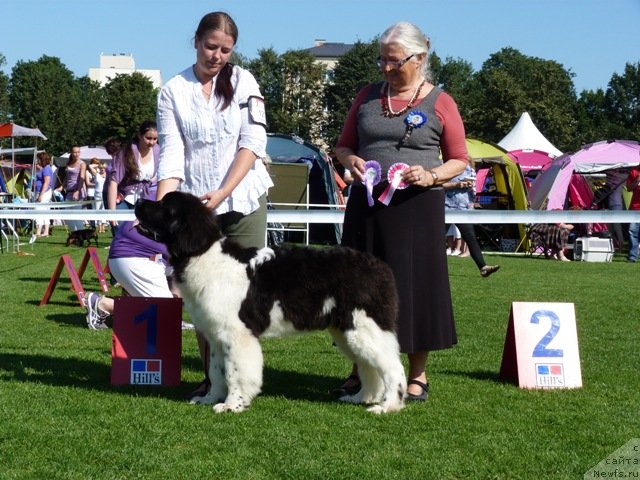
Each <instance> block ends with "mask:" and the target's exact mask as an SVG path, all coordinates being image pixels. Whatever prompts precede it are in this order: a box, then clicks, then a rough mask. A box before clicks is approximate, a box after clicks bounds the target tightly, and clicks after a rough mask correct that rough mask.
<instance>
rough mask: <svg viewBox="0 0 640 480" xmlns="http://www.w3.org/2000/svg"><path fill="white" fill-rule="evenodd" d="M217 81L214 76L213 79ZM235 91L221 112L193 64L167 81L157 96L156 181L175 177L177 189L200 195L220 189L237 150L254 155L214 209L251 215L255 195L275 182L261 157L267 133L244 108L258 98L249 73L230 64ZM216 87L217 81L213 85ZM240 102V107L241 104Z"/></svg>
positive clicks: (265, 190) (256, 204)
mask: <svg viewBox="0 0 640 480" xmlns="http://www.w3.org/2000/svg"><path fill="white" fill-rule="evenodd" d="M214 82H215V79H214ZM231 83H232V85H233V86H234V89H235V94H234V96H233V99H232V101H231V104H230V105H229V107H227V108H226V109H225V110H220V107H221V102H219V101H218V100H217V99H216V98H215V96H214V95H212V96H211V98H210V99H209V100H207V99H206V98H205V97H204V96H203V95H202V85H201V84H200V82H199V81H198V79H197V78H196V76H195V74H194V73H193V69H192V67H189V68H187V69H186V70H184V71H183V72H182V73H180V74H178V75H176V76H175V77H173V78H172V79H171V80H169V81H168V82H167V83H166V84H165V85H164V86H163V87H162V89H161V90H160V94H159V95H158V119H157V120H158V122H157V123H158V143H159V144H160V164H159V166H158V180H163V179H166V178H178V179H180V180H181V185H180V190H182V191H185V192H189V193H192V194H194V195H197V196H200V195H204V194H205V193H207V192H210V191H212V190H217V189H219V188H220V186H221V184H222V182H223V180H224V178H225V175H226V174H227V172H228V171H229V168H230V167H231V164H232V163H233V160H234V158H235V156H236V152H237V151H238V150H239V149H240V148H247V149H249V150H251V151H252V152H253V153H254V154H255V155H256V156H257V157H258V158H257V159H256V162H255V163H254V165H253V167H252V168H251V170H249V172H248V173H247V175H246V176H245V178H244V179H243V180H242V181H241V182H240V183H239V184H238V186H237V187H236V188H235V189H234V190H233V192H232V193H231V195H230V196H229V197H227V198H226V199H225V201H223V202H222V203H221V204H220V205H219V206H218V207H217V208H216V213H218V214H221V213H226V212H229V211H236V212H240V213H242V214H245V215H247V214H249V213H251V212H253V211H255V210H256V209H257V208H258V205H259V204H258V199H259V198H260V197H261V196H262V195H263V194H265V193H266V192H267V190H268V189H269V187H272V186H273V182H272V181H271V177H270V176H269V173H268V172H267V170H266V168H265V166H264V164H263V163H262V160H261V159H262V158H263V157H265V156H266V152H265V148H266V146H267V134H266V131H265V128H264V127H263V126H262V125H259V124H257V123H253V122H252V121H251V120H250V118H249V109H248V108H247V107H246V104H247V102H248V99H249V97H250V96H258V97H260V98H262V95H261V93H260V88H259V86H258V83H257V82H256V80H255V78H254V77H253V75H252V74H251V73H250V72H249V71H247V70H245V69H243V68H240V67H238V66H234V67H233V74H232V76H231ZM214 88H215V85H214ZM241 105H243V107H241Z"/></svg>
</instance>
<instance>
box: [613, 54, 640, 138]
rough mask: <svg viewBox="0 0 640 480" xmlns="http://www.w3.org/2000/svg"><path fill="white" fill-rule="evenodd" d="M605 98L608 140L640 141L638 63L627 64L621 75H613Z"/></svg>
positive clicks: (639, 69)
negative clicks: (609, 127)
mask: <svg viewBox="0 0 640 480" xmlns="http://www.w3.org/2000/svg"><path fill="white" fill-rule="evenodd" d="M605 98H606V108H607V112H608V114H609V115H610V118H611V123H612V124H611V129H610V131H609V132H608V134H609V138H611V139H613V138H619V139H627V140H640V62H637V63H635V64H631V63H627V64H626V65H625V68H624V73H623V74H622V75H619V74H617V73H614V74H613V76H612V77H611V80H610V81H609V86H608V88H607V92H606V94H605Z"/></svg>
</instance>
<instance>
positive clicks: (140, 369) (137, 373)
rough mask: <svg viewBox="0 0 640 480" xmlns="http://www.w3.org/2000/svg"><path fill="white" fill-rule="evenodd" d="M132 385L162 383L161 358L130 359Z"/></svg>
mask: <svg viewBox="0 0 640 480" xmlns="http://www.w3.org/2000/svg"><path fill="white" fill-rule="evenodd" d="M130 383H131V384H132V385H160V384H161V383H162V360H158V359H153V360H147V359H139V358H134V359H131V381H130Z"/></svg>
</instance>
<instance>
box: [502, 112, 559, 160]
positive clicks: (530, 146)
mask: <svg viewBox="0 0 640 480" xmlns="http://www.w3.org/2000/svg"><path fill="white" fill-rule="evenodd" d="M498 145H499V146H501V147H502V148H504V149H505V150H506V151H507V152H511V151H513V150H541V151H543V152H546V153H549V154H551V155H552V156H553V157H559V156H560V155H562V152H561V151H560V150H558V149H557V148H556V147H554V146H553V144H552V143H551V142H550V141H549V140H547V139H546V138H545V136H544V135H543V134H542V133H540V130H538V128H537V127H536V126H535V125H534V124H533V120H531V116H530V115H529V113H527V112H524V113H523V114H522V115H520V119H519V120H518V123H516V124H515V125H514V127H513V128H512V129H511V131H510V132H509V133H507V134H506V135H505V137H504V138H503V139H502V140H500V141H499V142H498Z"/></svg>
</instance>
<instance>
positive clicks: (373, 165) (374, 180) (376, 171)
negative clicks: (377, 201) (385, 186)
mask: <svg viewBox="0 0 640 480" xmlns="http://www.w3.org/2000/svg"><path fill="white" fill-rule="evenodd" d="M363 177H364V185H365V187H366V188H367V202H369V206H370V207H373V187H374V185H377V184H378V183H379V182H380V179H381V178H382V168H381V167H380V164H379V163H378V162H377V161H375V160H369V161H367V162H365V163H364V174H363Z"/></svg>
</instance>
